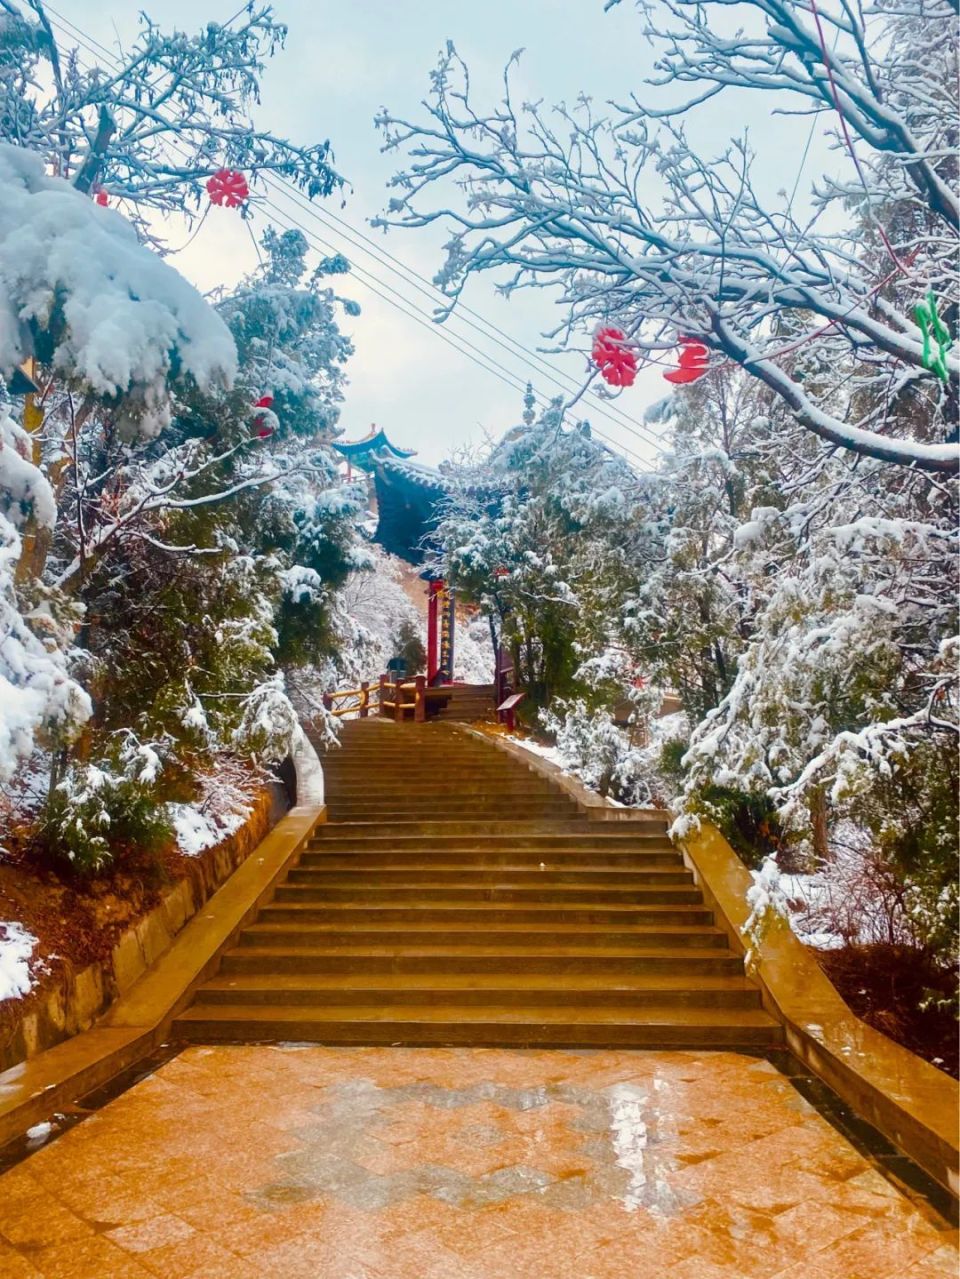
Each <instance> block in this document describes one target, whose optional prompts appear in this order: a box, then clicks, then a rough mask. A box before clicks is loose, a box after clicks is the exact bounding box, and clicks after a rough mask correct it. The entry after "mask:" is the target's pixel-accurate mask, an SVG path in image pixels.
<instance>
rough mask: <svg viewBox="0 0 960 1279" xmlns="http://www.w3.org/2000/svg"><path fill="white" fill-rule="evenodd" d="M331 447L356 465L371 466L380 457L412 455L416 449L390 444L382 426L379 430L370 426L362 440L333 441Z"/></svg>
mask: <svg viewBox="0 0 960 1279" xmlns="http://www.w3.org/2000/svg"><path fill="white" fill-rule="evenodd" d="M333 447H334V448H335V449H336V450H337V452H338V453H341V454H342V455H343V456H344V457H345V458H348V459H349V460H350V461H351V462H353V463H354V464H355V465H356V466H370V467H371V468H373V467H374V466H375V465H376V463H377V462H379V461H380V460H381V459H382V458H385V457H394V458H408V457H414V456H415V455H416V452H417V450H416V449H399V448H397V446H396V444H391V443H390V441H389V440H388V439H387V435H386V432H385V431H384V429H383V427H380V429H379V430H377V429H376V428H374V427H371V428H370V433H369V435H365V436H364V438H363V439H362V440H354V441H352V443H349V444H348V443H346V442H342V443H341V442H338V441H334V444H333Z"/></svg>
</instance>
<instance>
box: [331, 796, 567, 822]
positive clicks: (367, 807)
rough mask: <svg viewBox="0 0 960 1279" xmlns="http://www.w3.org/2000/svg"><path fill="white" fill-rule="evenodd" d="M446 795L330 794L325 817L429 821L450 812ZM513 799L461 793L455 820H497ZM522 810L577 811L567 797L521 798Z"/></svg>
mask: <svg viewBox="0 0 960 1279" xmlns="http://www.w3.org/2000/svg"><path fill="white" fill-rule="evenodd" d="M449 809H450V798H449V796H446V795H444V796H434V797H428V798H419V797H416V798H407V799H392V800H390V801H389V802H388V801H386V800H384V799H381V798H380V796H378V795H371V796H368V798H367V799H365V800H353V801H345V800H343V799H338V798H334V797H331V798H330V800H329V801H328V804H327V821H328V823H331V824H336V823H338V822H377V823H378V824H380V823H383V822H388V823H393V822H407V821H417V822H420V821H430V820H433V819H436V818H438V817H442V816H443V815H444V813H446V812H449ZM516 809H517V805H516V803H515V802H514V800H513V799H512V798H510V797H507V796H502V795H497V796H491V797H489V798H480V797H474V796H470V795H464V796H462V797H461V798H460V799H458V800H457V804H456V813H457V821H458V822H472V821H497V820H503V819H504V818H506V817H509V816H510V814H511V813H512V812H514V811H516ZM522 812H523V817H524V820H525V821H529V820H530V819H531V818H534V817H543V818H545V819H546V820H548V821H554V820H558V819H562V818H563V817H564V816H566V815H569V814H575V813H576V807H575V805H574V803H573V801H572V800H569V799H550V798H544V799H539V798H537V799H532V798H529V797H528V798H526V799H525V800H524V801H523V805H522Z"/></svg>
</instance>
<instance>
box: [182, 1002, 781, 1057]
mask: <svg viewBox="0 0 960 1279" xmlns="http://www.w3.org/2000/svg"><path fill="white" fill-rule="evenodd" d="M174 1034H175V1035H177V1036H179V1037H181V1038H184V1039H189V1040H194V1041H204V1042H211V1041H233V1040H239V1041H250V1040H254V1041H269V1042H278V1043H279V1042H285V1041H294V1042H298V1043H324V1044H396V1045H409V1046H414V1045H418V1044H446V1045H460V1044H471V1045H475V1046H489V1047H499V1046H518V1047H521V1046H522V1047H531V1048H532V1047H584V1046H593V1047H610V1048H663V1049H669V1048H718V1047H721V1046H722V1047H725V1048H733V1047H744V1048H748V1047H749V1048H770V1047H774V1046H776V1045H778V1044H780V1043H781V1042H782V1031H781V1028H780V1026H779V1024H778V1023H777V1022H775V1021H774V1020H773V1019H772V1018H771V1017H770V1016H768V1015H767V1014H766V1013H765V1012H763V1011H762V1010H761V1009H755V1008H739V1009H736V1008H731V1009H716V1008H709V1007H708V1008H704V1007H681V1008H676V1009H668V1008H658V1007H652V1008H643V1007H639V1008H638V1007H629V1008H618V1007H609V1008H608V1007H596V1008H588V1009H571V1008H570V1007H567V1006H564V1005H562V1004H553V1003H550V1004H530V1005H526V1006H523V1007H517V1008H503V1007H499V1006H497V1007H493V1008H490V1007H485V1006H483V1005H457V1004H453V1003H451V1004H445V1005H443V1006H442V1007H436V1006H434V1005H431V1004H423V1005H418V1004H408V1005H403V1006H391V1007H386V1008H380V1007H372V1006H371V1005H368V1004H355V1005H341V1006H333V1007H325V1006H323V1005H319V1006H317V1005H314V1006H304V1007H296V1006H294V1007H288V1006H284V1005H278V1004H263V1005H258V1006H256V1007H243V1008H234V1007H230V1006H222V1007H221V1006H217V1005H200V1004H194V1005H193V1007H191V1008H189V1009H187V1011H186V1012H184V1013H181V1014H180V1016H179V1017H178V1018H177V1019H176V1021H175V1022H174Z"/></svg>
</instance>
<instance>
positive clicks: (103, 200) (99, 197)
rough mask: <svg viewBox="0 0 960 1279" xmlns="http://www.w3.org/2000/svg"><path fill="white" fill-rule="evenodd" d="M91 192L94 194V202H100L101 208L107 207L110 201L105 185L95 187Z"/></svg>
mask: <svg viewBox="0 0 960 1279" xmlns="http://www.w3.org/2000/svg"><path fill="white" fill-rule="evenodd" d="M90 194H91V195H92V196H93V199H94V203H95V204H99V205H100V207H101V209H105V208H106V207H107V205H108V204H109V203H110V200H109V198H108V196H107V193H106V191H104V189H103V187H94V188H93V189H92V190H91V192H90Z"/></svg>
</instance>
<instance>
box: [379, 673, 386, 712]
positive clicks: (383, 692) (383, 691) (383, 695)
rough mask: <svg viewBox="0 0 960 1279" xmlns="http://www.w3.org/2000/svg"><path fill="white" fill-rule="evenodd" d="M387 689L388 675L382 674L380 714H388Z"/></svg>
mask: <svg viewBox="0 0 960 1279" xmlns="http://www.w3.org/2000/svg"><path fill="white" fill-rule="evenodd" d="M386 689H387V677H386V675H381V676H380V714H381V715H386V713H387V708H386V706H384V702H385V701H386V700H387V699H386Z"/></svg>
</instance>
